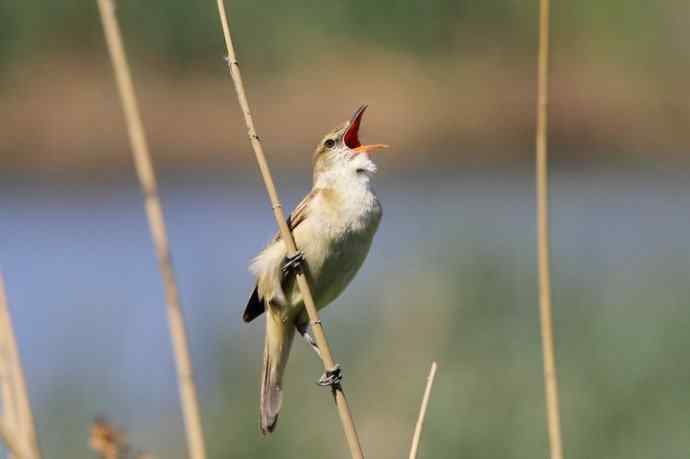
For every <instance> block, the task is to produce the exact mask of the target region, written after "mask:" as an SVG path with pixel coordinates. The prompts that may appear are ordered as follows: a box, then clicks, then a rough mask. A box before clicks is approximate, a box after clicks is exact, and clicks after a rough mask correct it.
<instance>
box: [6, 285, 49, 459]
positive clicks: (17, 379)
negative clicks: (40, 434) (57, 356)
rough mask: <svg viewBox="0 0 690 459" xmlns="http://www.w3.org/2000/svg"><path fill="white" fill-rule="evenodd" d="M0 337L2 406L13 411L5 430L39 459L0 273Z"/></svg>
mask: <svg viewBox="0 0 690 459" xmlns="http://www.w3.org/2000/svg"><path fill="white" fill-rule="evenodd" d="M0 336H1V338H0V339H2V347H3V352H2V356H1V357H2V365H3V367H4V368H3V374H4V376H6V377H7V378H8V380H9V381H8V384H7V385H8V386H9V387H7V388H5V387H3V396H7V397H8V398H7V399H6V400H3V405H4V404H5V402H7V406H3V410H9V411H14V412H13V414H11V415H10V417H7V418H3V420H4V421H5V422H8V421H13V424H9V425H7V426H6V427H7V428H10V429H13V431H14V432H15V434H16V435H17V436H18V438H19V439H20V442H19V443H20V444H21V445H26V453H25V456H26V457H28V458H31V459H40V457H41V452H40V450H39V448H38V441H37V438H36V428H35V424H34V415H33V412H32V411H31V403H29V391H28V389H27V385H26V378H25V376H24V369H23V368H22V363H21V357H20V355H19V348H18V346H17V338H16V336H15V333H14V327H13V326H12V317H11V316H10V311H9V307H8V305H7V296H6V293H5V280H4V278H3V275H2V273H0ZM3 386H4V384H3Z"/></svg>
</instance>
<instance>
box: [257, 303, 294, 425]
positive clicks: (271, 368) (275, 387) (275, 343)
mask: <svg viewBox="0 0 690 459" xmlns="http://www.w3.org/2000/svg"><path fill="white" fill-rule="evenodd" d="M294 336H295V327H294V325H293V324H292V323H291V322H290V321H288V322H283V321H282V320H281V317H280V314H279V313H274V312H273V310H272V309H271V308H267V314H266V344H265V345H264V367H263V374H262V375H261V407H260V416H259V422H260V426H261V433H262V434H264V435H266V434H268V433H271V432H273V430H274V429H275V427H276V423H277V422H278V414H279V413H280V405H281V404H282V401H283V394H282V391H283V373H284V372H285V366H286V365H287V361H288V357H289V356H290V346H291V345H292V339H293V337H294Z"/></svg>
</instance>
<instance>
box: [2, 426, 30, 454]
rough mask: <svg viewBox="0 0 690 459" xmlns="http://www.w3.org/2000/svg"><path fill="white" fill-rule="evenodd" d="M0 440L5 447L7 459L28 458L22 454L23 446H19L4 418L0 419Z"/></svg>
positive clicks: (13, 432)
mask: <svg viewBox="0 0 690 459" xmlns="http://www.w3.org/2000/svg"><path fill="white" fill-rule="evenodd" d="M0 440H2V442H3V443H4V444H5V446H6V447H7V458H8V459H9V458H14V459H28V458H29V456H28V455H26V454H25V453H24V450H23V449H22V446H23V445H20V444H19V442H18V440H17V435H16V433H15V431H14V430H13V429H12V428H11V427H10V426H9V425H8V422H7V420H5V419H4V416H3V417H2V418H0Z"/></svg>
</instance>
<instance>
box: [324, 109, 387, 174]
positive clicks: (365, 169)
mask: <svg viewBox="0 0 690 459" xmlns="http://www.w3.org/2000/svg"><path fill="white" fill-rule="evenodd" d="M366 109H367V106H366V105H362V106H361V107H359V108H358V109H357V111H355V113H354V115H352V118H351V119H350V120H349V121H347V122H346V123H345V124H344V125H343V126H341V127H339V128H336V129H334V130H332V131H331V132H329V133H328V134H326V135H325V136H324V137H323V139H321V142H319V144H318V145H317V146H316V151H315V152H314V182H316V181H317V180H318V178H319V177H320V176H322V175H323V174H328V173H333V172H336V173H340V172H346V173H347V172H350V171H351V172H352V173H355V174H364V175H366V176H367V177H368V176H370V175H371V174H373V173H374V172H376V165H375V164H374V162H373V161H372V160H371V159H370V158H369V153H372V152H373V151H375V150H378V149H381V148H387V147H388V145H383V144H370V145H362V143H361V142H360V141H359V126H360V124H361V122H362V116H363V115H364V111H365V110H366Z"/></svg>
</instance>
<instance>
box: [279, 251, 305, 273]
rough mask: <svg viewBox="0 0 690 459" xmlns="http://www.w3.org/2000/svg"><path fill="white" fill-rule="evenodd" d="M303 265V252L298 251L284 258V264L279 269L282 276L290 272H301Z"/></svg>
mask: <svg viewBox="0 0 690 459" xmlns="http://www.w3.org/2000/svg"><path fill="white" fill-rule="evenodd" d="M303 263H304V252H302V251H301V250H298V251H297V252H295V254H294V255H293V256H291V257H285V263H283V267H282V268H280V270H281V271H282V272H283V274H289V273H291V272H301V271H302V264H303Z"/></svg>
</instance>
